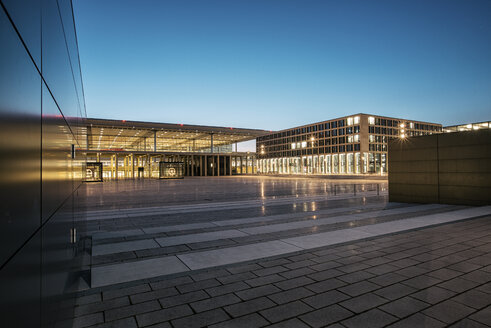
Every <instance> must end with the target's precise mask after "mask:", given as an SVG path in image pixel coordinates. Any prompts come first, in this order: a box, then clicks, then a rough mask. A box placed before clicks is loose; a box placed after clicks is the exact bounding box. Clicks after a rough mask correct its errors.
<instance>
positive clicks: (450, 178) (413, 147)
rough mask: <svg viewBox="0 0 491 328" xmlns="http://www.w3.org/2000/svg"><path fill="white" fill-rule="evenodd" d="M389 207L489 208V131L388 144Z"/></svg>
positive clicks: (490, 134) (490, 148)
mask: <svg viewBox="0 0 491 328" xmlns="http://www.w3.org/2000/svg"><path fill="white" fill-rule="evenodd" d="M388 160H389V200H390V201H391V202H415V203H442V204H466V205H484V204H491V130H477V131H468V132H456V133H445V134H436V135H430V136H423V137H413V138H408V139H398V140H392V141H391V142H389V153H388Z"/></svg>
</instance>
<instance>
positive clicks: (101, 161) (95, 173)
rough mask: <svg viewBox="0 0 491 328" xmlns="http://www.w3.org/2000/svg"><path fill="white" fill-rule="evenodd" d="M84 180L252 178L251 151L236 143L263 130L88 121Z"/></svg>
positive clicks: (254, 160) (85, 130) (83, 127)
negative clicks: (246, 176) (232, 176)
mask: <svg viewBox="0 0 491 328" xmlns="http://www.w3.org/2000/svg"><path fill="white" fill-rule="evenodd" d="M81 130H82V132H83V133H84V135H85V136H86V142H85V144H86V148H82V149H79V151H81V152H83V153H86V155H87V166H86V181H102V180H108V179H128V178H129V179H134V178H179V177H183V176H226V175H234V174H254V173H256V172H257V169H256V157H255V153H254V152H252V153H251V152H238V151H237V143H240V142H243V141H248V140H254V139H255V138H256V137H258V136H261V135H264V134H266V133H267V132H266V131H264V130H257V129H241V128H232V127H218V126H202V125H188V124H172V123H154V122H135V121H126V120H107V119H94V118H88V119H86V120H85V121H84V122H83V126H82V127H81Z"/></svg>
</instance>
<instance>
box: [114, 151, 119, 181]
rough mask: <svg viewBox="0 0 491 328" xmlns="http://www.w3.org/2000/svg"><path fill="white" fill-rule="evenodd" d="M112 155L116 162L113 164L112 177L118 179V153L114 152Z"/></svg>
mask: <svg viewBox="0 0 491 328" xmlns="http://www.w3.org/2000/svg"><path fill="white" fill-rule="evenodd" d="M114 156H115V162H116V163H115V166H114V178H115V179H116V180H118V179H119V177H118V154H115V155H114Z"/></svg>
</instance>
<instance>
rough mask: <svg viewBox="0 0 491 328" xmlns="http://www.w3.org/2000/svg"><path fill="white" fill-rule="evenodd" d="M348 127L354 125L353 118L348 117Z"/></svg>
mask: <svg viewBox="0 0 491 328" xmlns="http://www.w3.org/2000/svg"><path fill="white" fill-rule="evenodd" d="M348 125H353V118H352V117H348Z"/></svg>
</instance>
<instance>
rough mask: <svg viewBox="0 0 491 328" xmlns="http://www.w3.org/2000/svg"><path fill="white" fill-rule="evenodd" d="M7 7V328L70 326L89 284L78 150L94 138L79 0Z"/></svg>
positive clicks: (0, 112) (0, 43) (1, 269)
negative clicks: (76, 296)
mask: <svg viewBox="0 0 491 328" xmlns="http://www.w3.org/2000/svg"><path fill="white" fill-rule="evenodd" d="M2 4H3V6H2V7H0V47H1V49H2V51H0V72H1V74H0V153H1V154H2V156H1V158H0V197H1V199H2V201H1V202H0V242H1V247H0V291H1V292H0V312H1V313H0V315H1V318H2V326H5V327H41V326H42V327H53V326H56V327H64V326H66V327H71V326H72V322H71V319H70V318H71V317H72V314H73V304H72V303H73V301H70V300H71V299H72V297H71V293H73V291H75V290H76V289H77V288H78V286H79V285H80V284H83V283H84V281H83V279H81V277H82V276H81V273H82V267H81V264H82V261H81V260H82V256H83V255H84V247H83V242H84V240H83V236H84V234H83V232H84V229H85V227H84V221H83V217H84V210H83V208H81V204H82V202H80V201H79V199H80V198H82V197H83V195H81V193H80V192H81V191H80V190H79V187H80V185H81V181H82V180H81V177H82V169H83V167H84V164H85V158H84V157H83V156H82V154H77V153H75V152H74V151H73V150H74V149H79V148H83V147H85V140H86V137H85V135H84V131H83V130H81V129H80V126H81V124H80V123H81V122H82V121H83V120H84V119H85V117H86V114H85V101H84V98H83V92H82V79H81V74H80V67H79V60H78V48H77V42H76V37H75V35H76V33H75V26H74V20H73V15H72V8H71V2H70V1H57V0H43V1H41V0H16V1H13V0H2ZM41 49H42V50H41ZM41 52H42V53H41ZM40 72H43V76H41V74H40ZM42 78H44V80H45V81H46V82H43V79H42ZM75 217H76V218H77V220H75ZM75 232H77V233H75ZM75 235H76V236H77V237H76V238H75V237H74V236H75ZM26 311H28V315H26Z"/></svg>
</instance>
